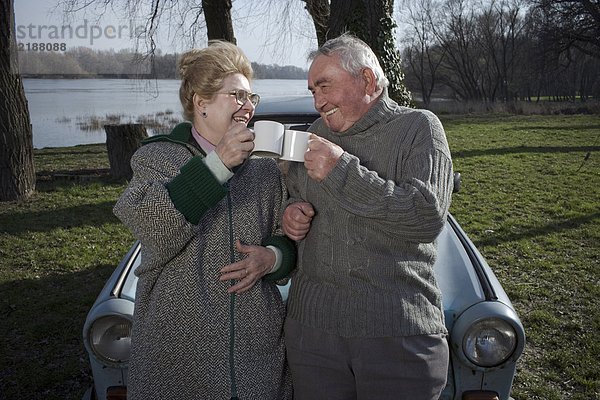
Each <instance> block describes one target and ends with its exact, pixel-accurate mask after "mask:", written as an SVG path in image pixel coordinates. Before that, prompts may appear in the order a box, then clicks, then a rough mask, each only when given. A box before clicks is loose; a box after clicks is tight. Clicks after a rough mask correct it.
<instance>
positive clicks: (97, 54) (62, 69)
mask: <svg viewBox="0 0 600 400" xmlns="http://www.w3.org/2000/svg"><path fill="white" fill-rule="evenodd" d="M18 58H19V71H20V72H21V75H22V76H23V77H24V78H28V77H35V78H65V77H66V78H71V77H79V78H106V77H118V78H139V77H143V78H146V77H151V78H155V79H179V75H178V72H177V62H178V58H179V54H162V53H161V52H160V51H158V52H156V53H155V54H153V55H151V56H144V55H142V54H140V53H136V52H133V51H131V50H119V51H114V50H94V49H90V48H87V47H76V48H73V49H70V50H67V51H64V52H56V51H39V50H38V51H33V50H29V51H19V54H18ZM252 68H253V69H254V75H255V78H256V79H306V75H307V72H306V70H304V69H302V68H299V67H296V66H293V65H286V66H280V65H276V64H275V65H265V64H258V63H255V62H253V63H252Z"/></svg>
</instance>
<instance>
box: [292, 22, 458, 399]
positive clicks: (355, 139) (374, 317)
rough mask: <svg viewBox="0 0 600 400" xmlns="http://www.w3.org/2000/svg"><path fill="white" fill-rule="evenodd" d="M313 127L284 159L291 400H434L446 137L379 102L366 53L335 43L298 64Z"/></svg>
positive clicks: (424, 118) (376, 72)
mask: <svg viewBox="0 0 600 400" xmlns="http://www.w3.org/2000/svg"><path fill="white" fill-rule="evenodd" d="M309 58H310V59H312V64H311V66H310V69H309V73H308V88H309V89H310V91H311V92H312V94H313V96H314V103H315V108H316V109H317V111H318V112H319V113H320V115H321V118H319V119H318V120H317V121H315V123H314V124H313V125H312V126H311V128H310V129H309V131H311V132H312V133H314V135H311V139H310V145H309V151H308V152H307V153H306V154H305V162H304V165H303V164H301V163H291V164H293V165H290V166H289V171H288V176H287V183H288V188H289V191H290V196H291V198H292V201H294V202H292V203H291V204H289V205H288V207H287V208H286V210H285V212H284V216H283V228H284V231H285V232H286V234H287V235H288V236H289V237H290V238H292V239H294V240H297V241H299V242H298V250H299V254H298V255H299V265H298V270H297V273H296V274H295V275H294V277H293V279H292V286H291V288H290V293H289V302H288V314H287V319H286V323H285V336H286V347H287V355H288V362H289V364H290V368H291V371H292V377H293V383H294V398H295V399H299V400H304V399H307V400H308V399H310V400H315V399H328V400H331V399H344V400H345V399H377V400H382V399H394V400H398V399H411V400H416V399H437V398H438V397H439V394H440V392H441V391H442V389H443V388H444V386H445V383H446V375H447V367H448V344H447V341H446V334H447V332H446V328H445V326H444V315H443V311H442V310H443V309H442V304H441V292H440V289H439V287H438V284H437V282H436V279H435V276H434V274H433V265H434V262H435V260H436V238H437V236H438V234H439V233H440V231H441V230H442V228H443V226H444V222H445V219H446V215H447V213H448V208H449V206H450V198H451V193H452V186H453V179H452V176H453V173H452V160H451V157H450V150H449V149H448V143H447V140H446V136H445V133H444V129H443V127H442V125H441V123H440V121H439V120H438V118H437V117H436V116H435V115H434V114H432V113H431V112H428V111H425V110H415V109H411V108H407V107H401V106H399V105H398V104H397V103H395V102H394V101H393V100H391V99H390V98H389V96H388V93H387V86H388V80H387V79H386V77H385V75H384V73H383V70H382V69H381V66H380V65H379V62H378V61H377V58H376V56H375V54H374V53H373V51H372V50H371V49H370V48H369V47H368V46H367V45H366V44H365V43H364V42H362V41H361V40H359V39H357V38H355V37H353V36H351V35H347V34H346V35H342V36H340V37H338V38H335V39H332V40H329V41H328V42H327V43H325V44H324V45H323V46H322V47H321V48H319V49H318V50H317V51H315V52H313V53H312V54H311V56H310V57H309Z"/></svg>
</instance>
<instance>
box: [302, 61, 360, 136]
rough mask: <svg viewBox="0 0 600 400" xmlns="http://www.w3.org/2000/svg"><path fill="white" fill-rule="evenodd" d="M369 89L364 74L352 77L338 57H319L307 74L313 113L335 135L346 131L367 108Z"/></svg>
mask: <svg viewBox="0 0 600 400" xmlns="http://www.w3.org/2000/svg"><path fill="white" fill-rule="evenodd" d="M368 72H371V71H368ZM368 86H369V82H368V80H367V79H366V76H365V71H363V74H361V75H360V76H358V77H355V76H353V75H351V74H350V73H349V72H348V71H346V70H345V69H344V68H342V66H341V63H340V60H339V57H338V56H337V55H331V56H326V55H322V54H321V55H318V56H317V57H316V58H315V59H314V60H313V62H312V64H311V66H310V69H309V70H308V89H309V90H310V91H311V93H312V94H313V98H314V103H315V109H316V110H317V111H318V112H319V114H321V117H322V118H323V120H324V121H325V124H327V126H328V127H329V129H331V130H332V131H334V132H344V131H346V130H348V129H349V128H350V127H351V126H352V125H354V124H355V123H356V121H358V120H359V119H360V118H361V117H362V116H363V115H364V114H365V113H366V112H367V110H368V109H369V108H370V100H371V97H370V94H369V93H368Z"/></svg>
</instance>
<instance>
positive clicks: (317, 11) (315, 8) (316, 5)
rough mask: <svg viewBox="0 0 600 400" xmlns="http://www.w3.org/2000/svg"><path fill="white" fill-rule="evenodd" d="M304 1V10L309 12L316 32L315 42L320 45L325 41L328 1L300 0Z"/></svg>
mask: <svg viewBox="0 0 600 400" xmlns="http://www.w3.org/2000/svg"><path fill="white" fill-rule="evenodd" d="M302 1H304V3H306V6H305V7H306V10H307V11H308V13H309V14H310V16H311V18H312V20H313V24H314V25H315V31H316V33H317V43H318V45H319V47H320V46H322V45H323V44H324V43H325V42H326V41H327V30H328V27H327V21H328V20H329V14H330V9H329V1H328V0H302Z"/></svg>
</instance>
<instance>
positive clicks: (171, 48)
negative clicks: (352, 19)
mask: <svg viewBox="0 0 600 400" xmlns="http://www.w3.org/2000/svg"><path fill="white" fill-rule="evenodd" d="M59 1H60V0H14V7H15V29H16V36H17V42H18V43H20V45H19V46H20V48H21V49H36V50H38V51H39V49H42V48H43V49H44V50H43V51H55V50H65V49H69V48H73V47H79V46H85V47H90V48H92V49H95V50H109V49H113V50H115V51H119V50H122V49H132V48H135V46H136V40H135V36H136V32H139V30H140V29H141V27H143V26H144V24H145V20H144V19H143V18H141V17H139V18H131V17H129V16H128V15H126V14H127V13H126V12H124V11H122V10H117V11H116V12H110V11H109V12H107V13H106V14H105V15H103V16H100V15H99V13H98V11H97V10H96V11H95V10H94V9H93V8H88V9H86V10H84V11H79V12H77V13H76V14H74V15H71V16H70V18H71V19H70V20H64V15H63V13H62V8H60V7H58V8H56V6H57V4H58V3H59ZM251 1H252V0H236V1H234V3H233V7H234V9H233V13H232V19H233V23H234V32H235V36H236V39H237V42H238V43H237V44H238V46H240V48H241V49H242V50H243V51H244V52H245V53H246V55H247V56H248V58H249V59H250V61H253V62H257V63H260V64H277V65H281V66H283V65H294V66H297V67H300V68H305V69H306V68H308V64H307V62H306V56H307V54H308V52H309V51H310V50H313V49H314V48H315V47H316V45H317V40H316V36H315V34H314V27H313V25H312V22H311V20H310V17H309V16H308V14H307V12H306V11H305V10H304V9H303V8H302V2H301V1H297V2H292V4H293V7H295V8H292V9H288V10H286V11H287V12H284V10H283V9H275V8H274V7H271V8H270V9H269V11H266V12H261V11H260V10H257V9H256V8H255V7H250V5H251ZM281 3H283V2H279V3H275V5H276V6H277V5H279V4H281ZM267 12H268V13H269V14H268V15H267V14H265V13H267ZM284 14H285V15H288V17H287V18H286V19H282V18H281V15H284ZM165 22H166V20H163V23H161V25H160V26H159V29H160V30H159V32H158V36H157V45H158V48H159V49H161V50H162V52H163V53H174V52H178V53H181V52H183V51H186V50H188V49H190V48H191V47H204V46H205V45H206V42H205V40H206V39H205V38H206V33H205V31H203V32H199V33H198V34H197V35H195V37H196V38H200V39H199V41H198V43H196V44H191V43H186V42H184V41H183V40H181V37H180V35H178V34H177V33H176V29H175V28H174V27H175V26H176V24H174V23H171V24H166V23H165ZM189 24H190V21H185V24H184V25H185V26H189ZM65 27H66V28H65ZM42 43H44V45H42ZM47 43H52V50H48V46H47Z"/></svg>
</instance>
